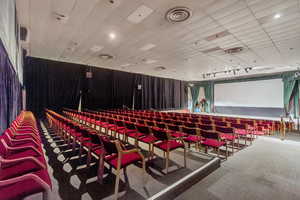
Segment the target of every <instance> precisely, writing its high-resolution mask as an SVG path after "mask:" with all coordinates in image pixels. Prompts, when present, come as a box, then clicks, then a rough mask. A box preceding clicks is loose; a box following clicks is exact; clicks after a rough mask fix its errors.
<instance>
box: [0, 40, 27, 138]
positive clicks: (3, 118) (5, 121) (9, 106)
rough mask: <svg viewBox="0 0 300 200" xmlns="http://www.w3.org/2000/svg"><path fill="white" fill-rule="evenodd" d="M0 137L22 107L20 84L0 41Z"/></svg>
mask: <svg viewBox="0 0 300 200" xmlns="http://www.w3.org/2000/svg"><path fill="white" fill-rule="evenodd" d="M0 94H1V95H0V135H1V134H2V133H3V131H4V130H5V129H6V128H7V127H8V126H9V125H10V123H11V122H12V121H13V120H14V119H16V117H17V115H18V114H19V113H20V110H21V107H22V94H21V84H20V81H19V78H18V76H17V74H16V73H15V71H14V68H13V66H12V64H11V62H10V60H9V57H8V55H7V52H6V50H5V48H4V46H3V43H2V41H1V40H0Z"/></svg>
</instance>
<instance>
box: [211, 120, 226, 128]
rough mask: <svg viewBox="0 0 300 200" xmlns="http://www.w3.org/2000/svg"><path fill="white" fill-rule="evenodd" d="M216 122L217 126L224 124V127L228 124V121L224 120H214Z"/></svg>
mask: <svg viewBox="0 0 300 200" xmlns="http://www.w3.org/2000/svg"><path fill="white" fill-rule="evenodd" d="M214 124H215V125H216V126H224V127H226V126H228V123H227V122H222V121H214Z"/></svg>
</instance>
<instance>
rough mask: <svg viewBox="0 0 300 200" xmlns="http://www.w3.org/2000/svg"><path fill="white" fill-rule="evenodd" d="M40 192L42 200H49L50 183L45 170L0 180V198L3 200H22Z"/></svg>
mask: <svg viewBox="0 0 300 200" xmlns="http://www.w3.org/2000/svg"><path fill="white" fill-rule="evenodd" d="M40 192H42V193H43V200H50V197H49V194H50V192H51V181H50V178H49V175H48V173H47V172H46V170H39V171H36V172H32V173H26V174H24V175H22V176H17V177H14V178H10V179H5V180H0V194H1V195H0V197H1V199H3V200H4V199H5V200H16V199H23V198H25V197H27V196H29V195H32V194H36V193H40Z"/></svg>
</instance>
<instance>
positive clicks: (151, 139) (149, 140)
mask: <svg viewBox="0 0 300 200" xmlns="http://www.w3.org/2000/svg"><path fill="white" fill-rule="evenodd" d="M138 141H141V142H144V143H148V144H149V143H154V142H156V141H157V138H156V137H154V136H152V135H148V136H145V137H142V138H139V139H138Z"/></svg>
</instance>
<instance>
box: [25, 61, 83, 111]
mask: <svg viewBox="0 0 300 200" xmlns="http://www.w3.org/2000/svg"><path fill="white" fill-rule="evenodd" d="M83 71H84V66H82V65H72V64H71V65H70V64H69V63H64V62H56V61H49V60H44V59H37V58H30V57H29V58H27V59H26V61H25V67H24V77H25V86H26V93H27V98H26V102H27V108H28V110H31V111H33V112H35V113H37V114H38V115H40V114H42V113H43V110H44V109H45V108H50V109H53V110H56V111H60V109H61V108H63V107H67V108H77V107H78V102H79V98H80V90H81V79H82V75H83V74H84V73H83Z"/></svg>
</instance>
